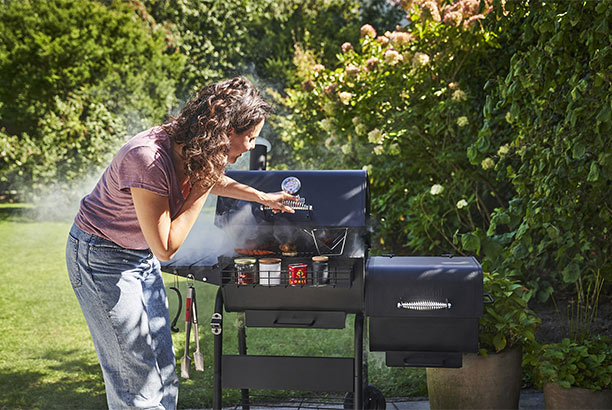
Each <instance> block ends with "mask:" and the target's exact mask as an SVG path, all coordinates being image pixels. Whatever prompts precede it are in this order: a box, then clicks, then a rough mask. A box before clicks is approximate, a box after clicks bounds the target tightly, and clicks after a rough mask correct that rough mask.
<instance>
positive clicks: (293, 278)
mask: <svg viewBox="0 0 612 410" xmlns="http://www.w3.org/2000/svg"><path fill="white" fill-rule="evenodd" d="M307 267H308V265H306V264H305V263H291V264H289V266H288V268H289V284H290V285H291V286H297V285H305V284H306V283H307V281H308V271H307V270H306V269H307Z"/></svg>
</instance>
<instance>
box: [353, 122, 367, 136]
mask: <svg viewBox="0 0 612 410" xmlns="http://www.w3.org/2000/svg"><path fill="white" fill-rule="evenodd" d="M367 132H368V127H366V126H365V124H357V125H356V126H355V133H356V134H357V135H365V134H366V133H367Z"/></svg>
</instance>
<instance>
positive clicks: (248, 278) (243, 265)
mask: <svg viewBox="0 0 612 410" xmlns="http://www.w3.org/2000/svg"><path fill="white" fill-rule="evenodd" d="M256 263H257V259H254V258H239V259H234V271H235V272H236V283H237V284H238V285H254V284H255V283H256V282H257V271H256V268H255V264H256Z"/></svg>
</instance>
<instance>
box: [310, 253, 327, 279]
mask: <svg viewBox="0 0 612 410" xmlns="http://www.w3.org/2000/svg"><path fill="white" fill-rule="evenodd" d="M328 283H329V258H328V257H327V256H313V257H312V284H313V285H314V286H325V285H327V284H328Z"/></svg>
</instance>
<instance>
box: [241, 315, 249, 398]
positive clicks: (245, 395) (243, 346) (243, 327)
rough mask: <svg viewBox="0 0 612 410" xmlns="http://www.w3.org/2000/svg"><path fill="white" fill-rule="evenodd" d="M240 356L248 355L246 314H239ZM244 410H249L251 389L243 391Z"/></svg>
mask: <svg viewBox="0 0 612 410" xmlns="http://www.w3.org/2000/svg"><path fill="white" fill-rule="evenodd" d="M238 354H240V355H246V354H247V345H246V319H245V315H244V312H241V313H238ZM240 395H241V397H242V410H249V409H250V406H249V389H241V390H240Z"/></svg>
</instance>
